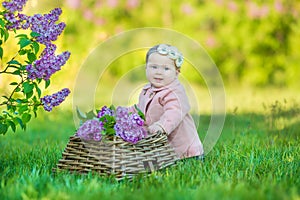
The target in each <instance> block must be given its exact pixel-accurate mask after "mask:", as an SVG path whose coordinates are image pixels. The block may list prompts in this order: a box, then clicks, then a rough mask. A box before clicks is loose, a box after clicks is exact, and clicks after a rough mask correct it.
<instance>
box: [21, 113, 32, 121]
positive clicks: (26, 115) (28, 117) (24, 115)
mask: <svg viewBox="0 0 300 200" xmlns="http://www.w3.org/2000/svg"><path fill="white" fill-rule="evenodd" d="M30 119H31V114H29V113H24V114H23V115H22V121H23V123H24V124H26V123H27V122H29V121H30Z"/></svg>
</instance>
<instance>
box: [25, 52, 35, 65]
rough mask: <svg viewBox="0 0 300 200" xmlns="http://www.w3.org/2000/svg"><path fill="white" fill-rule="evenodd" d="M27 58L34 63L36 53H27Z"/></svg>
mask: <svg viewBox="0 0 300 200" xmlns="http://www.w3.org/2000/svg"><path fill="white" fill-rule="evenodd" d="M27 58H28V60H29V62H30V63H33V61H35V60H36V55H35V54H34V53H27Z"/></svg>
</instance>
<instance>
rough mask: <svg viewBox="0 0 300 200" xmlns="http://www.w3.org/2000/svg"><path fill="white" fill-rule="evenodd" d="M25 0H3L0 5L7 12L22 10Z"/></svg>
mask: <svg viewBox="0 0 300 200" xmlns="http://www.w3.org/2000/svg"><path fill="white" fill-rule="evenodd" d="M26 2H27V0H10V1H4V2H3V3H2V6H3V7H4V8H5V9H6V10H8V11H9V12H12V13H13V12H15V11H22V10H23V7H24V5H25V4H26Z"/></svg>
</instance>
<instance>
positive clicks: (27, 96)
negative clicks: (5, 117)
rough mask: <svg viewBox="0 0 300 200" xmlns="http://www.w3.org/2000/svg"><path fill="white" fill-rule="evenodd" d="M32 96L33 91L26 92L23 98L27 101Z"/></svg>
mask: <svg viewBox="0 0 300 200" xmlns="http://www.w3.org/2000/svg"><path fill="white" fill-rule="evenodd" d="M32 95H33V91H31V92H28V93H26V94H25V96H26V98H27V99H29V98H30V97H32Z"/></svg>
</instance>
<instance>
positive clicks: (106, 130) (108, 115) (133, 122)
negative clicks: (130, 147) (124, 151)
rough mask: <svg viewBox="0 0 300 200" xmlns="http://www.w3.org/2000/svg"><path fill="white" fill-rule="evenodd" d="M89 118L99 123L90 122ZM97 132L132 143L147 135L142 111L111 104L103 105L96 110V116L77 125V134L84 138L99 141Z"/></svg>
mask: <svg viewBox="0 0 300 200" xmlns="http://www.w3.org/2000/svg"><path fill="white" fill-rule="evenodd" d="M91 120H94V121H98V122H100V123H99V124H98V123H96V122H93V123H92V122H91ZM91 126H96V127H91ZM87 127H88V128H87ZM95 130H97V131H95ZM99 132H100V133H101V137H102V136H104V135H108V136H117V137H120V138H122V139H123V140H124V141H126V142H130V143H133V144H136V143H137V142H138V141H140V140H142V139H143V138H145V137H146V136H147V130H146V128H145V127H144V115H143V113H142V112H141V111H139V112H138V113H131V112H130V111H129V109H128V108H126V107H121V106H119V107H117V109H115V108H114V107H113V106H111V107H107V106H103V107H102V108H101V109H100V110H99V111H98V112H97V115H96V117H94V118H93V119H89V120H87V121H85V122H84V123H83V124H82V125H81V126H80V127H79V129H78V131H77V136H79V137H81V138H82V139H84V140H96V139H97V140H96V141H99V140H98V139H99ZM95 138H96V139H95Z"/></svg>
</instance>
